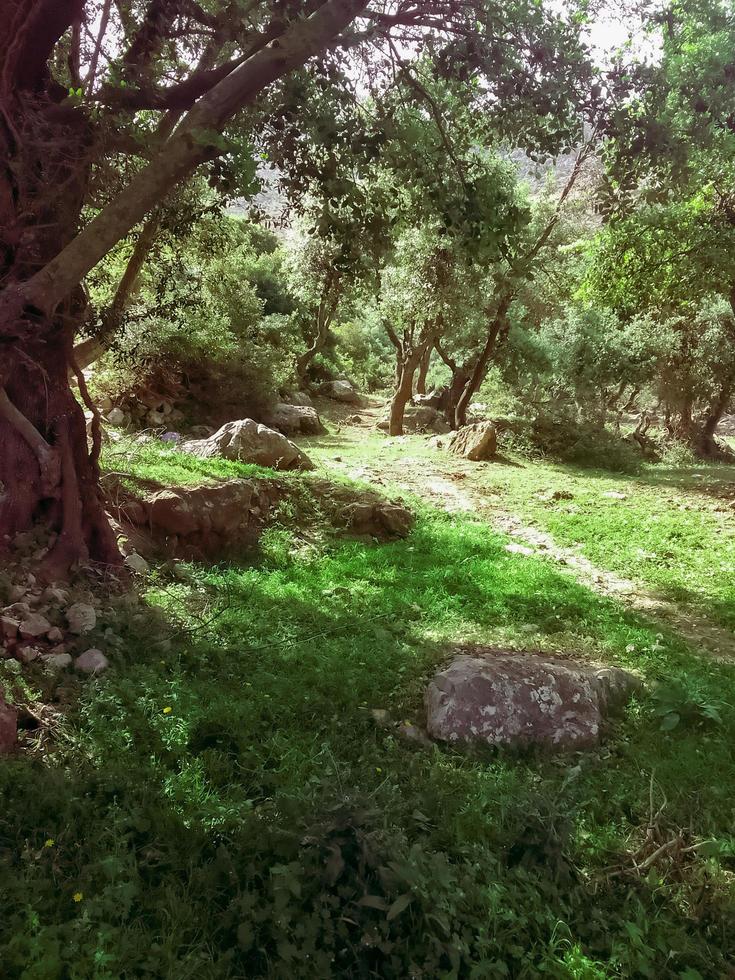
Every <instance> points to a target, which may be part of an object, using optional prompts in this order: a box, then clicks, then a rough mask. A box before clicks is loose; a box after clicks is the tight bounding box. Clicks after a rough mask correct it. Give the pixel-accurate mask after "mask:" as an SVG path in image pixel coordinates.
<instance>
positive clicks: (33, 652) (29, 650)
mask: <svg viewBox="0 0 735 980" xmlns="http://www.w3.org/2000/svg"><path fill="white" fill-rule="evenodd" d="M15 655H16V657H17V658H18V660H20V662H21V663H22V664H30V663H33V661H34V660H38V658H39V657H40V656H41V651H40V650H38V649H37V648H36V647H21V649H20V650H17V651H16V654H15Z"/></svg>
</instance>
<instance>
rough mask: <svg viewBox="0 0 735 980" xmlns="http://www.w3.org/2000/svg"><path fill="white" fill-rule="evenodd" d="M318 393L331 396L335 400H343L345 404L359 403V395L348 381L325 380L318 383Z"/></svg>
mask: <svg viewBox="0 0 735 980" xmlns="http://www.w3.org/2000/svg"><path fill="white" fill-rule="evenodd" d="M319 394H320V395H326V397H327V398H333V399H334V400H335V401H336V402H344V403H345V404H346V405H359V404H360V395H359V394H358V392H357V391H355V389H354V388H353V387H352V385H351V384H350V382H349V381H327V382H325V383H324V384H323V385H320V387H319Z"/></svg>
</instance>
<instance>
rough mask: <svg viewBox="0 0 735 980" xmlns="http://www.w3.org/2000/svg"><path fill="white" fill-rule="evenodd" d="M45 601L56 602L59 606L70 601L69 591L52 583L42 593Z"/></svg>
mask: <svg viewBox="0 0 735 980" xmlns="http://www.w3.org/2000/svg"><path fill="white" fill-rule="evenodd" d="M42 598H43V601H44V602H55V603H56V604H57V605H59V606H63V605H64V604H65V603H67V602H68V601H69V593H68V592H67V590H66V589H59V588H57V587H56V586H53V585H50V586H49V587H48V588H47V589H44V590H43V595H42Z"/></svg>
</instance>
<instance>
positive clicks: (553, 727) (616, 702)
mask: <svg viewBox="0 0 735 980" xmlns="http://www.w3.org/2000/svg"><path fill="white" fill-rule="evenodd" d="M638 686H639V681H638V680H637V678H635V677H634V676H633V675H632V674H629V673H627V672H626V671H624V670H621V669H620V668H617V667H606V668H600V667H589V666H586V665H583V664H577V663H574V662H572V661H563V660H557V659H547V658H544V657H541V656H538V655H535V654H530V653H528V654H526V653H513V652H506V651H502V650H497V651H493V650H482V649H480V650H474V651H471V652H467V653H462V654H460V655H459V656H457V657H455V659H454V660H452V662H451V663H450V664H449V666H448V667H446V668H445V669H444V670H441V671H440V672H439V673H438V674H436V676H435V677H434V678H433V680H432V681H431V683H430V684H429V687H428V689H427V691H426V714H427V730H428V732H429V735H431V737H432V738H435V739H439V740H440V741H444V742H452V743H473V742H474V743H485V744H487V745H507V746H523V745H531V744H535V745H541V746H546V747H548V748H550V749H581V748H588V747H590V746H592V745H595V744H596V743H597V742H598V741H599V739H600V735H601V731H602V728H603V725H604V721H605V719H606V718H607V716H608V715H609V714H610V712H611V711H613V710H614V709H615V708H617V707H619V706H620V705H621V704H624V703H625V701H626V700H627V699H628V697H629V696H630V694H631V692H632V691H633V690H634V689H635V688H636V687H638Z"/></svg>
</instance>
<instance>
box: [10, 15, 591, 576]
mask: <svg viewBox="0 0 735 980" xmlns="http://www.w3.org/2000/svg"><path fill="white" fill-rule="evenodd" d="M4 13H5V17H4V18H3V21H2V25H0V64H1V65H2V73H1V75H0V78H1V82H0V104H1V105H2V107H3V112H2V121H1V122H0V161H1V162H2V169H0V228H1V229H2V232H1V233H0V236H1V237H0V282H1V283H2V292H0V344H2V348H3V356H2V361H1V366H0V389H1V393H0V445H1V446H2V449H1V450H0V483H2V486H3V487H4V492H3V495H2V497H1V498H0V539H1V540H8V538H9V537H12V536H13V535H14V534H15V533H16V532H18V531H20V530H24V529H26V528H28V527H29V526H31V525H32V524H33V522H34V521H36V520H39V519H43V520H45V521H46V522H47V523H48V525H49V527H50V529H51V530H52V531H54V532H55V533H56V534H57V538H56V541H55V544H54V546H53V547H52V548H51V550H50V551H49V553H48V555H47V557H46V559H45V567H44V574H45V575H46V576H47V577H50V578H53V577H55V576H57V575H59V574H62V573H63V572H64V571H65V570H66V569H68V568H69V566H70V565H72V564H73V563H75V562H78V561H84V560H87V559H92V560H96V561H99V562H102V563H104V564H110V565H115V564H117V563H118V562H119V561H120V558H119V554H118V550H117V546H116V542H115V538H114V535H113V533H112V531H111V529H110V527H109V524H108V522H107V519H106V517H105V513H104V507H103V501H102V499H101V496H100V492H99V487H98V472H97V462H96V447H98V445H99V431H98V427H96V428H95V432H96V435H95V439H94V443H95V450H93V452H92V453H91V455H90V454H89V453H88V451H87V445H86V436H85V426H84V419H83V415H82V411H81V409H80V407H79V405H78V404H77V402H76V401H75V399H74V397H73V395H72V392H71V388H70V386H69V380H68V379H69V373H70V371H74V365H73V355H72V350H73V341H74V335H75V332H76V330H77V327H78V326H79V324H80V322H81V320H82V318H83V316H84V306H85V301H84V295H83V290H82V285H81V284H82V282H83V279H84V277H85V276H86V275H87V274H88V273H89V272H90V270H92V269H93V268H94V267H95V265H96V264H97V263H98V262H99V261H100V260H101V258H102V257H103V256H104V255H105V254H106V253H107V252H108V251H109V250H110V249H111V248H113V247H114V246H115V244H116V243H117V242H118V241H120V239H121V238H123V237H124V236H125V235H127V234H128V233H129V232H130V231H131V229H133V228H134V227H135V226H136V225H138V224H139V223H140V222H141V221H143V220H144V219H145V217H146V216H147V215H150V214H151V213H152V212H153V211H154V210H155V209H156V208H157V207H158V206H159V205H160V204H161V202H162V201H163V200H164V199H165V198H166V196H167V194H168V193H169V192H170V190H171V189H172V188H173V187H174V186H176V185H177V184H179V183H181V182H182V181H184V180H186V179H187V178H188V177H189V176H190V175H191V174H192V173H193V172H194V171H195V170H196V169H197V168H198V167H200V166H202V165H206V166H207V167H208V168H209V172H210V173H211V174H216V172H217V160H218V159H219V158H220V157H222V156H223V155H224V156H226V155H227V154H228V153H231V151H232V149H233V144H232V143H231V142H229V140H228V127H229V126H230V124H231V122H232V121H233V120H234V119H235V118H236V117H237V118H239V119H243V118H244V119H245V120H247V121H249V123H250V125H249V126H246V131H248V132H250V133H253V134H254V133H255V132H257V131H258V130H259V129H260V128H261V127H262V126H263V125H264V122H265V119H266V117H267V116H268V113H269V112H270V113H271V114H272V115H277V114H278V113H279V112H281V113H283V112H284V109H283V103H282V102H281V103H279V99H280V98H282V97H285V98H287V95H288V91H287V90H288V84H287V83H288V81H289V80H290V79H292V78H295V77H296V76H298V75H299V73H301V72H306V73H307V74H308V72H309V71H311V70H312V69H313V68H314V66H317V69H316V70H320V71H321V76H322V78H325V79H326V80H327V86H328V88H331V89H333V90H335V91H338V90H341V89H343V87H344V86H345V85H348V83H347V81H346V80H347V78H348V74H349V70H348V66H347V59H348V57H350V56H352V53H353V52H354V56H355V57H365V58H367V55H368V52H370V53H371V54H370V58H372V60H373V62H374V63H375V65H376V66H377V67H378V70H379V71H380V70H382V69H381V68H380V66H381V65H382V66H385V65H386V64H387V63H388V62H390V61H392V60H394V59H393V54H392V51H391V50H390V44H391V43H392V38H393V37H394V36H395V38H396V39H398V40H400V42H401V44H402V45H404V47H405V49H407V50H411V49H413V50H420V49H424V48H426V49H427V50H429V51H430V53H431V56H432V58H433V59H434V60H435V61H436V63H437V65H438V66H440V68H441V70H442V72H444V73H445V74H446V75H447V76H453V77H457V78H459V80H460V82H461V83H462V84H463V85H465V87H466V88H467V90H468V91H471V88H472V85H473V84H474V85H477V84H481V85H482V86H483V90H484V91H485V92H486V93H487V95H486V98H487V99H488V101H489V102H493V101H495V100H496V99H497V95H498V93H501V94H503V93H506V94H507V96H508V98H507V102H508V105H510V104H511V102H512V101H514V99H516V100H518V99H523V98H526V97H527V96H530V97H533V96H534V95H535V93H537V92H538V91H539V90H543V89H544V87H548V86H549V85H550V83H551V82H553V85H552V87H555V88H556V90H557V91H559V90H563V88H564V87H567V88H569V87H573V86H574V85H576V86H577V87H579V85H580V84H581V85H587V84H588V79H587V74H586V71H585V68H584V64H583V59H580V57H579V55H578V53H577V51H578V47H577V39H576V35H577V27H576V25H575V24H573V23H571V22H569V21H564V20H563V19H561V18H558V17H554V16H552V15H551V14H549V13H547V12H546V10H545V9H544V8H543V7H539V6H536V5H531V6H526V5H525V4H522V3H519V4H518V5H516V4H505V3H504V4H497V5H495V4H486V3H484V2H482V3H481V2H480V0H474V2H473V3H470V4H467V5H457V4H455V3H453V2H451V0H422V2H419V3H418V4H413V5H411V6H409V7H406V6H403V5H399V6H398V7H395V8H391V7H387V6H384V5H383V4H382V3H375V4H373V3H372V2H370V0H324V2H322V3H319V2H318V0H306V2H304V3H298V2H297V3H294V4H292V5H290V6H289V7H288V8H287V9H284V8H282V6H281V5H280V4H277V3H273V4H269V3H267V4H262V5H257V6H253V5H246V6H244V7H243V6H242V5H241V4H239V3H238V2H237V0H232V2H221V3H214V2H212V3H208V4H206V5H200V4H198V3H192V2H190V0H147V2H145V3H143V2H141V0H119V2H117V3H115V4H114V5H113V4H112V3H111V2H109V0H105V2H104V3H103V4H102V6H101V8H100V7H99V6H98V5H97V4H94V3H92V2H84V0H30V2H26V0H9V2H8V3H7V4H6V9H5V11H4ZM96 14H99V17H96V16H95V15H96ZM83 26H84V27H85V29H84V30H82V27H83ZM511 26H512V30H511V29H510V28H511ZM94 30H96V31H97V36H96V37H93V39H92V40H91V41H90V40H88V33H92V32H93V31H94ZM508 37H513V38H514V39H516V40H514V41H513V42H512V43H510V44H509V43H508V40H507V39H508ZM569 52H571V53H572V54H571V57H569V56H568V53H569ZM197 63H199V67H192V66H196V65H197ZM307 64H308V65H309V67H308V68H304V66H306V65H307ZM279 105H280V108H279ZM291 110H292V115H293V107H291ZM243 113H244V116H243V115H242V114H243ZM168 114H173V118H174V125H173V126H171V125H167V124H166V122H165V120H166V119H167V118H168V119H169V120H171V119H172V116H170V115H168ZM295 115H296V116H297V115H298V112H297V111H296V113H295ZM168 130H170V132H169V131H168ZM237 135H239V136H240V137H241V136H242V129H239V130H238V134H237ZM253 141H254V140H253ZM239 156H240V158H241V160H243V161H244V162H245V163H247V164H248V166H251V168H252V169H253V170H254V165H253V164H252V155H250V154H247V153H243V152H242V141H241V143H240V148H239ZM116 172H119V173H120V174H122V178H121V179H120V180H119V181H116V180H110V179H109V178H110V174H113V173H116ZM105 177H106V178H108V179H107V180H105V179H103V178H105ZM79 383H80V391H81V393H82V397H83V398H85V400H87V401H88V399H86V396H85V386H84V383H83V379H81V377H79ZM88 404H89V405H90V406H91V402H89V401H88Z"/></svg>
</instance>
